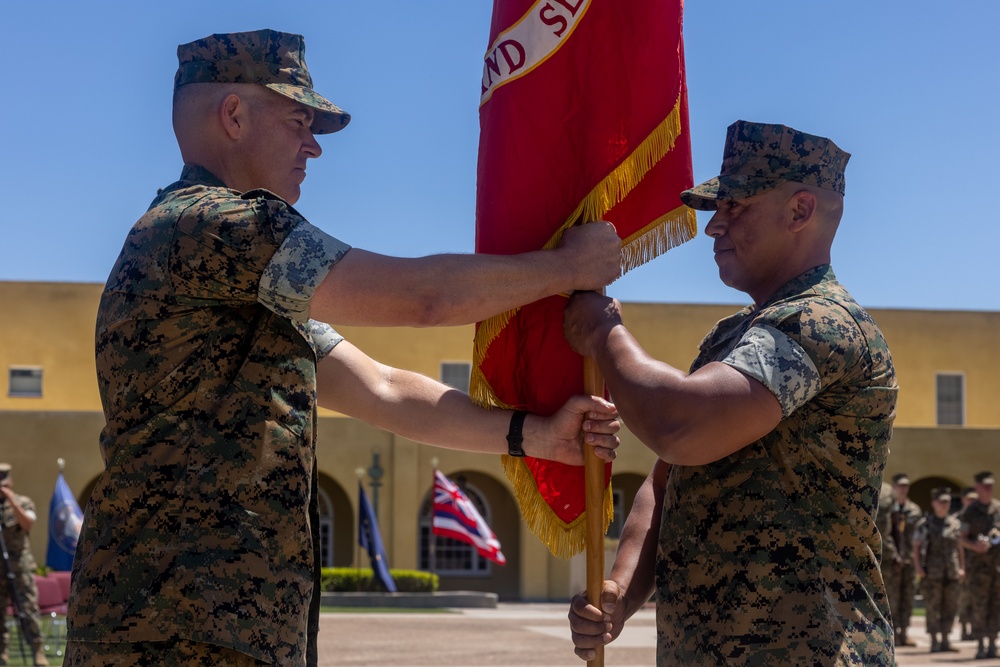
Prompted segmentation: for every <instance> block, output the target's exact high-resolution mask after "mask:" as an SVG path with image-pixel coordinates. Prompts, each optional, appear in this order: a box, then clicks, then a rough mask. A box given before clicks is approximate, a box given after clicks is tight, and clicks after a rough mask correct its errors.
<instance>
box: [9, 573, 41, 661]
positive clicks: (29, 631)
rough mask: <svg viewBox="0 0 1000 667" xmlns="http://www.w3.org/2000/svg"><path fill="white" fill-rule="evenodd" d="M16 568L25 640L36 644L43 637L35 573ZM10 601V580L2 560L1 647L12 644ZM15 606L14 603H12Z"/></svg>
mask: <svg viewBox="0 0 1000 667" xmlns="http://www.w3.org/2000/svg"><path fill="white" fill-rule="evenodd" d="M11 569H14V587H15V588H16V589H17V603H18V606H19V607H20V608H21V613H22V614H24V620H25V625H26V626H27V627H25V628H24V629H22V630H21V632H22V633H24V634H25V637H24V640H25V641H26V642H27V643H28V644H34V643H35V642H37V641H40V640H41V638H42V628H41V624H40V623H39V619H38V587H37V585H36V584H35V575H34V574H32V573H31V572H30V571H29V572H27V573H26V572H23V571H21V572H19V571H17V570H16V569H15V568H11ZM9 601H10V582H9V581H8V580H7V568H6V567H4V565H3V562H2V561H0V649H3V648H5V647H8V646H10V633H9V632H8V630H7V603H8V602H9ZM12 606H13V605H12Z"/></svg>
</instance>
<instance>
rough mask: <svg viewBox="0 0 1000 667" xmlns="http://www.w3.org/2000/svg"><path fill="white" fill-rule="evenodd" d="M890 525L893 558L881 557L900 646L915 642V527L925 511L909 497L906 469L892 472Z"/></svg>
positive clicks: (888, 536)
mask: <svg viewBox="0 0 1000 667" xmlns="http://www.w3.org/2000/svg"><path fill="white" fill-rule="evenodd" d="M892 495H893V502H892V506H891V507H892V509H891V510H890V512H889V517H890V521H891V524H892V525H891V528H890V532H889V534H888V535H885V536H884V539H885V540H892V543H893V546H894V547H895V549H894V553H895V556H894V558H892V559H891V560H890V559H887V558H885V557H884V556H883V558H882V578H883V579H884V580H885V590H886V594H887V595H888V596H889V608H890V609H891V610H892V625H893V629H894V631H895V637H896V639H895V641H896V645H897V646H916V642H914V641H913V640H912V639H910V638H909V637H907V636H906V634H907V632H906V631H907V628H909V627H910V617H911V616H912V615H913V598H914V596H915V595H916V594H917V573H916V570H915V569H914V567H913V531H914V530H915V529H916V527H917V522H918V521H920V517H921V516H922V515H923V512H922V511H921V510H920V506H919V505H917V504H916V503H915V502H913V501H912V500H910V478H909V477H908V476H907V475H906V473H897V474H895V475H893V476H892Z"/></svg>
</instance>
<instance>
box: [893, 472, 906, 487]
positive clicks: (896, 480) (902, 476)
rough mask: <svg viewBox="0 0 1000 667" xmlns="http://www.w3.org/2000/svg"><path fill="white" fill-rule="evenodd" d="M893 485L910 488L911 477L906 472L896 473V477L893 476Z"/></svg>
mask: <svg viewBox="0 0 1000 667" xmlns="http://www.w3.org/2000/svg"><path fill="white" fill-rule="evenodd" d="M892 483H893V484H896V485H898V486H909V485H910V476H909V475H907V474H906V473H905V472H900V473H896V474H895V475H893V476H892Z"/></svg>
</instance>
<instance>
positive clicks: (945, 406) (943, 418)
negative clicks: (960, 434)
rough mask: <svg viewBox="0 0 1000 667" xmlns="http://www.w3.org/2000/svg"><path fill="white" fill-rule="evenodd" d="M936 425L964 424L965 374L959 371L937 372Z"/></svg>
mask: <svg viewBox="0 0 1000 667" xmlns="http://www.w3.org/2000/svg"><path fill="white" fill-rule="evenodd" d="M937 423H938V426H962V425H963V424H965V376H964V375H962V374H961V373H938V374H937Z"/></svg>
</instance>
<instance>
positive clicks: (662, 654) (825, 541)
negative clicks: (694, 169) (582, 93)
mask: <svg viewBox="0 0 1000 667" xmlns="http://www.w3.org/2000/svg"><path fill="white" fill-rule="evenodd" d="M848 157H849V156H848V155H847V154H846V153H844V152H843V151H841V150H840V149H839V148H837V147H836V145H834V144H833V142H831V141H829V140H827V139H824V138H821V137H816V136H813V135H808V134H805V133H801V132H798V131H796V130H793V129H791V128H787V127H785V126H780V125H766V124H760V123H748V122H745V121H739V122H737V123H735V124H733V125H732V126H730V128H729V132H728V135H727V139H726V150H725V156H724V160H723V167H722V175H721V176H720V177H718V178H717V179H712V180H711V181H709V182H708V183H705V184H703V185H701V186H698V187H696V188H694V189H692V190H689V191H686V192H685V193H683V194H682V199H683V200H684V201H685V203H686V204H687V205H688V206H692V207H695V208H700V209H705V210H718V212H719V213H717V217H713V219H712V222H710V223H709V225H708V227H707V228H706V233H708V234H709V235H712V236H715V237H716V253H717V257H716V259H717V262H718V263H719V266H720V275H722V277H723V280H724V282H726V284H728V285H730V286H734V287H738V288H739V289H741V290H742V291H746V292H747V293H749V294H750V295H751V296H752V297H754V299H755V304H754V305H753V306H752V307H748V308H746V309H744V310H742V311H741V312H739V313H737V314H735V315H733V316H731V317H729V318H726V319H724V320H722V321H720V322H719V323H718V324H717V325H716V326H715V328H714V329H713V330H712V331H711V332H710V333H709V334H708V335H707V336H706V337H705V339H704V340H703V341H702V343H701V346H700V354H699V355H698V357H697V359H696V360H695V361H694V363H693V364H692V365H691V369H690V373H689V374H688V375H687V376H686V377H684V378H683V379H680V378H679V375H681V374H680V373H679V371H665V370H664V369H663V365H662V364H659V363H658V362H657V363H656V364H651V363H649V362H648V359H647V358H646V357H644V353H643V352H641V350H639V349H637V348H636V347H635V346H632V345H631V344H630V343H629V342H628V341H627V339H626V338H625V336H624V334H621V333H620V332H621V327H620V326H618V325H619V321H618V320H617V319H610V320H609V318H608V316H607V312H608V306H607V305H606V304H605V303H604V302H602V301H601V300H600V299H598V298H593V297H589V296H588V297H577V296H574V297H573V299H574V300H577V299H578V298H582V299H586V302H581V303H580V304H579V305H577V304H574V303H573V302H572V301H571V304H570V309H571V312H570V313H568V315H567V319H568V323H567V327H566V328H567V331H568V337H569V339H570V342H571V343H572V344H574V349H576V350H577V351H578V352H580V353H581V354H590V355H593V356H594V358H595V359H597V361H598V364H599V366H600V368H601V371H602V372H603V374H604V376H605V379H606V380H607V382H608V385H609V389H610V391H611V393H612V394H613V395H614V396H615V399H616V403H617V405H618V408H619V410H620V411H621V413H622V416H623V418H624V419H625V420H626V422H627V423H628V424H629V427H630V428H631V429H632V430H633V432H638V433H637V434H638V435H639V437H640V438H641V439H643V442H645V443H646V444H647V445H648V446H650V447H651V448H652V449H653V450H654V452H656V453H657V454H658V455H659V457H660V460H659V461H658V462H657V463H656V465H655V467H654V471H653V473H652V474H651V475H650V478H649V479H648V480H647V484H646V485H644V488H643V490H641V491H640V494H639V496H637V499H636V504H635V505H633V510H632V513H630V517H629V520H628V521H627V522H626V525H625V529H624V531H623V535H622V543H621V544H620V546H619V552H618V554H619V555H618V558H617V559H616V562H615V566H614V568H613V570H612V576H611V581H609V582H606V583H605V598H607V597H608V596H610V597H611V598H612V599H613V598H614V597H615V596H620V597H619V601H618V602H617V603H616V605H615V609H614V612H613V613H612V615H611V616H610V619H611V620H610V631H611V632H612V634H614V633H615V632H617V631H620V627H619V624H621V623H624V619H625V618H627V617H628V615H629V614H631V613H633V612H634V610H635V609H636V608H638V607H637V604H641V601H642V599H643V596H644V595H646V594H647V589H646V588H645V586H646V585H649V574H648V573H647V572H645V571H644V569H643V566H644V565H645V566H646V567H653V569H654V572H653V577H654V584H655V596H656V607H657V636H658V639H657V664H658V665H662V666H667V665H706V666H707V665H713V666H715V665H855V664H857V665H861V664H863V665H890V664H892V662H893V643H892V628H891V625H890V621H889V609H888V601H887V600H886V597H885V593H884V589H883V586H882V582H881V579H880V576H879V570H878V562H877V556H878V554H879V553H880V552H881V548H882V538H881V536H880V534H879V531H878V529H877V527H876V512H877V509H878V504H879V503H878V499H879V489H880V487H881V484H882V473H883V468H884V465H885V460H886V455H887V452H888V448H887V445H888V441H889V438H890V434H891V425H892V421H893V418H894V415H895V405H896V396H897V391H898V388H897V385H896V379H895V373H894V370H893V366H892V361H891V357H890V354H889V349H888V347H887V345H886V341H885V339H884V338H883V336H882V334H881V333H880V331H879V329H878V327H877V326H876V325H875V323H874V322H873V321H872V319H871V317H869V315H868V314H867V313H866V312H865V311H864V310H863V309H862V308H861V307H860V306H859V305H858V304H857V303H856V302H855V301H854V299H853V298H852V297H851V296H850V294H848V292H847V291H846V290H845V289H844V287H843V286H842V285H841V284H840V283H839V282H838V281H837V279H836V277H835V275H834V272H833V270H832V268H831V267H830V266H829V264H827V263H818V264H813V265H812V268H808V270H805V271H804V272H803V273H801V274H798V275H795V274H792V276H794V277H792V278H791V279H790V280H789V282H787V283H785V284H780V283H779V284H778V285H775V286H774V287H773V288H770V286H769V285H768V283H767V280H766V276H764V277H763V278H762V277H760V276H759V275H757V274H754V273H753V270H754V269H755V268H758V267H759V268H760V270H761V271H762V272H767V271H771V270H775V269H777V270H778V271H779V272H780V271H781V268H780V267H781V266H783V264H782V262H784V261H787V262H788V263H790V264H791V265H792V266H798V265H801V264H803V263H806V264H805V266H806V267H808V266H810V265H809V264H808V263H807V262H810V261H812V258H813V257H814V256H819V255H822V254H823V253H819V255H811V254H810V255H808V256H805V257H803V258H801V259H800V258H798V257H789V258H788V259H787V260H783V259H781V258H775V257H774V256H766V257H765V259H766V261H768V262H772V263H771V264H768V265H766V266H760V264H759V263H758V262H755V261H754V260H752V259H749V258H745V257H744V258H741V257H739V255H738V254H737V256H736V257H735V258H734V257H732V256H731V255H727V253H730V251H735V252H737V253H739V252H740V251H741V250H742V251H744V252H751V253H752V252H753V248H752V247H751V245H750V243H751V242H750V241H748V240H747V239H746V237H741V238H739V239H732V238H727V236H729V235H730V234H732V233H734V229H733V228H735V227H737V226H738V225H741V224H742V225H750V228H749V229H748V230H747V234H752V233H755V232H759V233H760V236H759V238H758V240H759V241H760V244H761V245H760V246H759V252H760V253H762V255H764V254H766V253H767V252H768V250H769V245H770V243H772V242H782V241H785V240H786V239H787V236H786V232H785V231H777V232H775V231H773V230H772V229H771V228H767V227H766V225H767V224H768V223H772V224H775V225H780V224H784V223H785V221H786V220H797V219H800V217H799V216H800V215H804V214H802V211H804V210H806V209H808V207H809V206H810V202H813V203H815V204H816V206H817V207H821V206H822V204H821V203H819V202H820V197H821V195H820V194H817V195H815V197H816V199H815V200H814V199H810V198H809V197H806V196H800V195H801V194H802V192H803V190H802V188H800V187H799V186H798V185H797V184H799V183H803V184H806V185H811V186H815V187H817V188H823V189H826V190H832V191H833V192H836V193H839V194H841V195H842V194H843V169H844V166H845V165H846V162H847V159H848ZM784 181H791V182H792V186H791V187H786V188H784V189H783V190H781V191H777V192H774V193H772V190H776V189H777V188H779V187H782V183H783V182H784ZM785 185H788V184H787V183H786V184H785ZM793 191H794V192H795V194H789V195H788V199H787V200H785V199H782V197H784V196H785V193H791V192H793ZM805 192H809V193H811V192H814V191H812V190H808V189H807V190H805ZM761 193H768V194H764V195H762V197H763V198H761V199H756V200H754V199H753V198H754V197H755V196H757V195H758V194H761ZM831 200H832V198H831V197H830V195H825V196H824V199H822V201H824V202H829V201H831ZM748 201H749V202H750V203H745V202H748ZM837 201H838V202H839V200H837ZM776 202H777V203H776ZM778 203H781V208H780V209H777V208H775V209H772V208H768V207H769V206H772V205H773V206H775V207H777V206H778ZM754 206H756V207H757V208H753V207H754ZM789 206H790V207H792V208H787V207H789ZM833 208H836V207H835V206H834V207H832V208H831V210H832V209H833ZM761 210H763V211H765V212H772V213H774V215H775V217H777V218H778V219H780V220H781V223H777V222H773V221H771V220H770V218H769V217H768V216H767V213H759V211H761ZM817 210H818V209H817ZM824 210H825V209H824ZM734 211H735V212H734ZM747 211H749V212H747ZM720 215H721V216H722V217H721V220H722V222H719V221H718V220H717V218H718V216H720ZM739 215H746V216H748V218H746V219H743V220H740V221H734V218H735V217H737V216H739ZM755 215H757V216H761V217H753V216H755ZM831 215H832V216H833V215H834V214H831ZM835 217H836V219H837V220H839V210H838V211H837V212H836V214H835ZM810 219H811V220H812V221H813V224H819V222H817V220H816V219H815V218H810ZM828 219H829V218H822V220H828ZM717 222H718V223H719V224H728V225H729V228H728V229H727V230H726V232H725V233H724V232H723V231H722V230H720V229H718V228H716V227H715V225H716V224H717ZM766 232H769V233H771V234H773V235H774V238H773V239H772V238H768V237H767V236H765V233H766ZM829 240H830V241H832V237H830V239H829ZM740 242H742V243H743V245H742V246H739V245H738V244H739V243H740ZM818 243H819V244H820V247H822V243H823V242H822V241H821V242H818ZM827 243H828V241H827ZM826 250H827V251H828V246H826ZM720 255H726V256H720ZM740 262H742V264H741V263H740ZM741 269H745V270H746V272H745V273H742V274H741V273H739V271H740V270H741ZM785 271H786V272H787V269H785ZM751 288H752V289H753V291H751ZM764 290H769V291H764ZM755 292H757V293H755ZM575 307H576V308H579V309H580V310H579V311H576V312H573V309H574V308H575ZM584 308H586V311H584V310H583V309H584ZM608 321H610V324H604V322H608ZM589 327H595V328H597V330H598V333H597V334H589V333H585V332H586V331H587V329H588V328H589ZM594 336H597V340H598V341H599V342H598V343H596V344H595V343H593V342H591V341H592V340H594ZM605 337H606V339H605ZM605 340H607V341H608V342H605ZM612 340H613V341H614V342H613V343H612V342H611V341H612ZM635 345H636V346H637V344H635ZM611 350H613V352H612V351H611ZM727 369H730V370H727ZM731 369H735V371H738V374H736V375H734V374H733V373H732V372H731ZM647 375H648V378H647ZM627 376H632V377H634V378H637V379H636V380H634V381H633V380H630V379H629V378H628V377H627ZM699 377H703V378H707V379H703V380H700V381H699V383H698V384H695V383H694V378H699ZM723 377H724V378H727V380H726V382H730V383H733V385H734V386H738V387H743V386H747V387H748V389H749V390H750V391H760V392H761V395H766V396H768V398H766V399H763V398H762V399H761V400H763V401H764V405H765V406H766V409H767V410H773V411H774V413H771V414H773V415H774V416H773V417H771V416H769V417H768V422H767V424H774V426H772V427H771V428H770V430H769V431H767V432H765V434H764V435H762V436H757V437H756V438H751V439H749V440H747V441H743V442H742V443H740V442H739V441H737V440H736V437H735V436H731V435H730V434H729V433H728V432H729V431H731V430H733V429H735V428H741V424H742V422H744V421H748V420H753V419H755V416H754V413H755V410H754V406H756V405H757V404H756V403H754V402H753V401H752V400H749V399H747V398H746V392H737V391H735V390H734V391H733V394H732V395H731V397H730V394H729V393H727V389H726V387H725V384H724V383H720V384H712V382H713V380H714V379H715V378H723ZM633 382H634V384H633ZM701 383H704V384H706V385H707V386H706V388H705V390H704V393H702V392H701V390H700V389H699V384H701ZM754 383H759V385H760V387H761V388H757V387H758V386H757V385H756V384H754ZM664 385H666V386H667V388H666V389H661V387H662V386H664ZM632 388H637V390H636V391H635V393H632V392H630V389H632ZM660 392H662V394H661V393H660ZM720 394H721V397H720ZM687 395H690V396H691V399H690V401H685V398H686V397H687ZM752 395H753V394H751V396H752ZM630 399H633V400H637V401H641V402H643V403H652V404H653V407H651V408H650V410H649V411H648V412H646V411H644V410H642V409H639V410H638V413H634V412H631V411H630V410H629V407H630V403H629V401H630ZM657 399H660V400H659V401H658V402H657ZM699 402H701V403H702V404H705V403H707V405H706V407H705V409H704V411H703V414H699V415H698V418H699V419H700V421H696V420H692V419H689V418H688V417H686V416H685V415H684V414H682V411H688V412H691V411H698V410H699V407H698V406H699ZM775 402H776V404H775V405H774V407H771V405H769V404H768V403H775ZM742 403H745V404H746V405H747V407H746V408H744V409H743V411H742V412H739V413H735V414H733V413H729V411H731V410H733V409H734V408H733V405H734V404H742ZM672 404H673V405H677V408H676V410H675V413H671V414H669V416H666V417H664V416H662V415H653V414H652V410H654V409H656V410H659V411H660V412H661V413H663V412H667V411H670V410H672V409H673V405H672ZM633 408H634V406H633ZM647 415H648V418H649V422H648V423H647V422H646V421H644V419H643V418H644V417H645V416H647ZM771 419H773V420H774V421H773V422H771V421H770V420H771ZM675 421H676V422H677V423H675ZM716 422H721V425H720V426H718V427H716V425H715V424H716ZM655 427H660V428H662V429H663V430H664V431H667V432H668V434H667V435H664V436H662V439H659V440H658V439H657V436H656V433H655V431H653V430H652V429H654V428H655ZM755 427H756V428H760V427H764V428H762V429H761V430H764V429H766V428H767V426H765V424H764V423H761V424H757V425H756V426H755ZM713 429H714V430H713ZM699 430H700V431H706V432H708V433H710V434H711V435H710V436H709V437H702V438H695V437H694V435H693V434H694V433H696V432H697V431H699ZM747 432H748V433H749V431H747ZM689 433H690V434H691V435H689ZM727 437H730V438H732V441H731V442H727V443H726V445H725V446H726V449H723V450H722V451H723V453H725V452H730V453H728V454H727V455H723V456H718V455H713V454H712V453H704V454H703V453H701V452H700V450H702V449H705V448H709V447H712V446H713V445H714V443H715V441H718V440H722V439H724V438H727ZM675 439H679V440H681V441H682V442H685V445H684V446H685V447H686V449H682V448H681V447H680V445H677V446H676V448H675V445H674V442H673V441H674V440H675ZM688 439H689V440H691V444H686V440H688ZM713 452H714V450H713ZM706 459H707V461H706ZM687 460H690V461H692V462H697V461H705V462H701V463H690V464H683V465H682V463H684V462H685V461H687ZM667 468H669V471H667ZM661 478H665V481H663V482H662V488H660V482H659V481H658V480H659V479H661ZM637 507H639V508H642V509H641V510H640V512H641V513H638V514H637ZM649 508H651V509H649ZM632 514H637V516H638V517H639V519H637V520H634V517H633V516H632ZM633 530H634V532H633ZM657 532H658V535H659V541H658V547H657V550H656V553H655V559H653V558H651V557H650V553H649V551H650V547H649V546H648V545H649V543H650V542H652V538H653V537H654V536H655V534H656V533H657ZM623 545H626V548H625V549H623V548H622V547H623ZM633 545H634V546H633ZM586 604H587V603H586V600H585V599H580V598H576V599H574V601H573V603H572V605H571V614H570V621H571V627H572V628H573V630H574V632H575V633H578V635H589V636H590V637H593V639H589V638H582V637H578V636H577V635H574V641H575V642H576V643H577V654H578V655H579V656H580V657H582V658H587V657H589V655H590V654H589V653H588V652H587V650H586V649H587V648H588V647H589V646H590V645H592V644H596V643H602V642H603V639H600V638H599V633H602V632H606V631H608V628H607V627H606V623H604V624H599V625H589V624H588V623H587V622H586V621H587V620H596V617H594V615H593V614H594V612H593V611H591V609H592V608H589V607H587V606H586ZM623 608H625V609H624V611H623Z"/></svg>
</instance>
